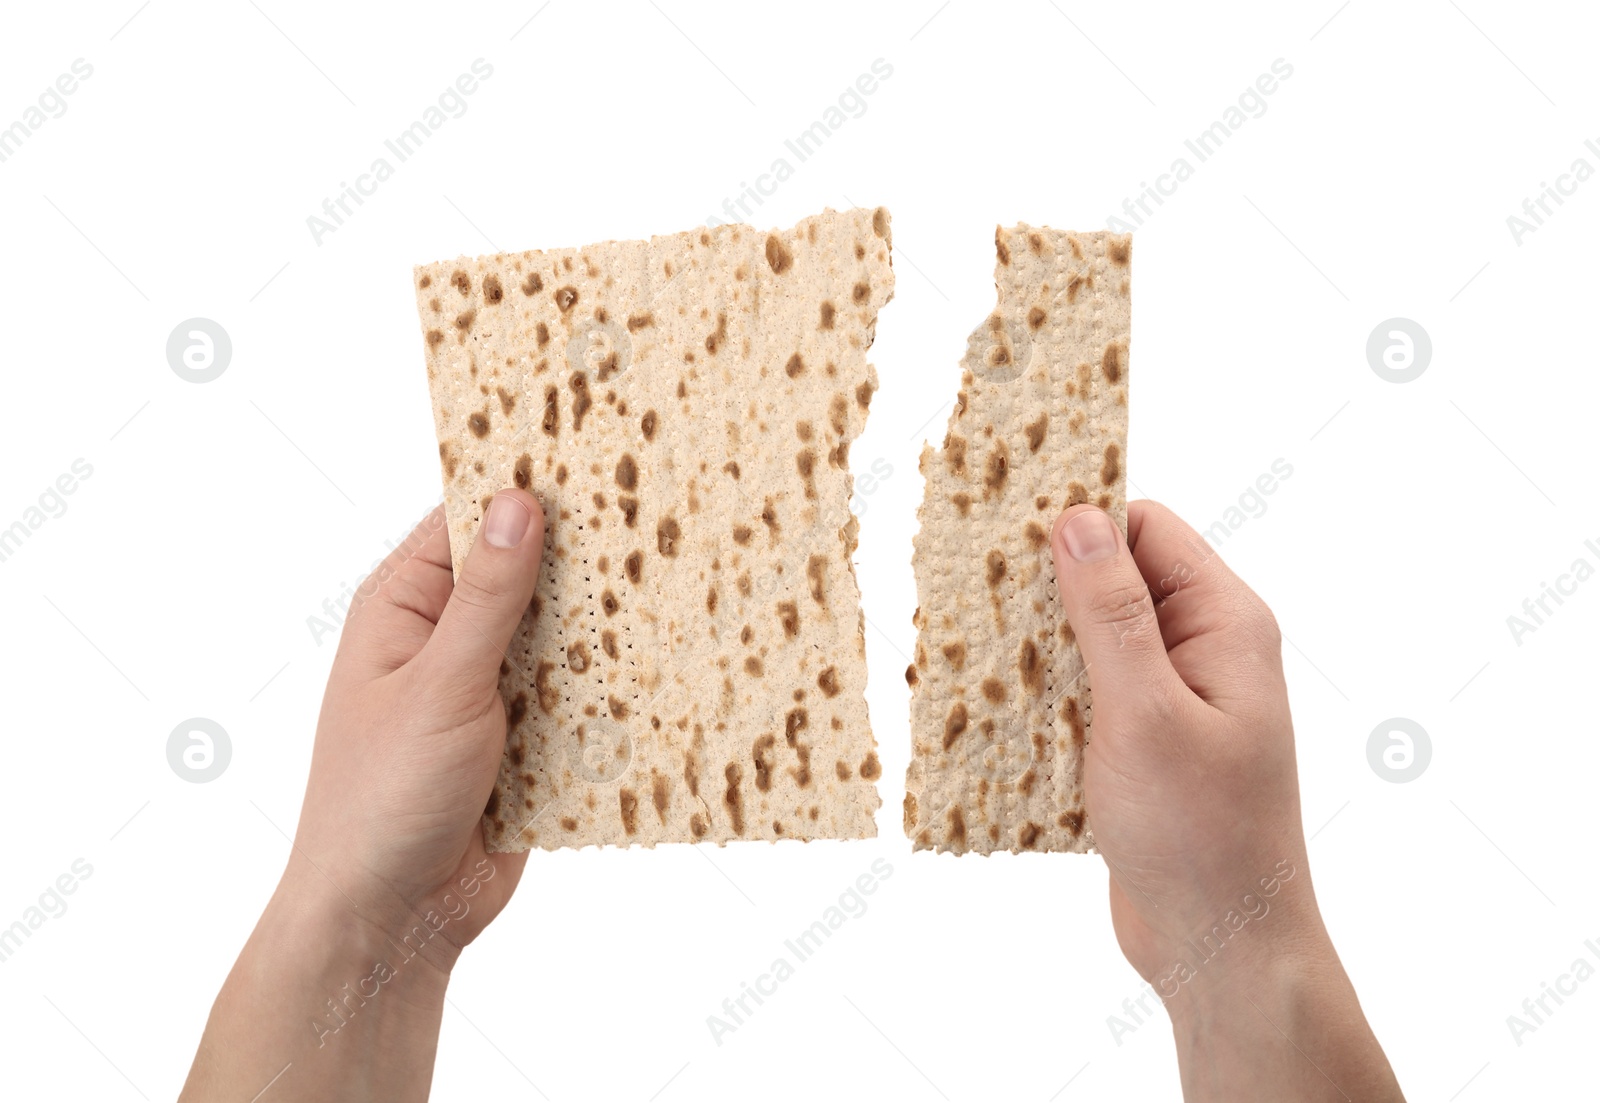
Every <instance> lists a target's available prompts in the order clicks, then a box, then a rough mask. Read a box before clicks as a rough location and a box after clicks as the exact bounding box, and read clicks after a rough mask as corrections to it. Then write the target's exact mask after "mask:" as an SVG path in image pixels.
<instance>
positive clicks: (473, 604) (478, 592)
mask: <svg viewBox="0 0 1600 1103" xmlns="http://www.w3.org/2000/svg"><path fill="white" fill-rule="evenodd" d="M503 600H504V593H503V592H502V590H501V588H500V587H498V586H496V585H495V583H494V581H493V580H492V579H487V578H484V577H483V576H482V575H479V574H474V573H471V572H463V573H462V575H461V577H460V578H458V579H456V584H455V589H454V590H452V591H451V592H450V603H451V604H452V605H455V606H458V607H462V608H465V609H467V610H470V611H472V612H479V613H486V612H490V611H493V610H495V609H498V608H499V607H500V605H501V604H502V603H503Z"/></svg>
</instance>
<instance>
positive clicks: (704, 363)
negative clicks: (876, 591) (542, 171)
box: [416, 208, 894, 850]
mask: <svg viewBox="0 0 1600 1103" xmlns="http://www.w3.org/2000/svg"><path fill="white" fill-rule="evenodd" d="M416 287H417V304H418V309H419V311H420V313H421V316H422V329H423V334H424V344H425V348H426V352H427V362H428V381H429V387H430V390H431V392H432V396H433V406H434V416H435V421H436V424H437V428H438V435H439V458H440V462H441V465H442V467H443V473H444V489H445V505H446V510H447V513H448V516H449V523H450V546H451V553H452V557H453V559H454V562H455V566H456V570H457V571H458V572H459V570H460V568H461V565H462V563H463V562H464V560H465V557H466V554H467V551H468V549H469V548H470V547H471V545H472V540H473V537H474V534H475V533H476V532H477V528H478V524H479V522H480V520H481V519H482V517H483V513H484V510H485V509H486V508H487V506H488V503H489V500H490V498H491V497H492V495H493V494H494V492H495V491H496V490H498V489H499V488H501V487H505V486H513V485H514V486H518V487H523V488H526V489H528V490H529V491H531V492H532V493H534V494H535V495H537V496H538V498H539V499H540V501H541V502H542V503H543V505H544V508H545V514H546V517H547V535H546V538H545V552H544V567H543V570H542V573H541V575H540V579H539V585H538V589H537V591H536V594H535V597H534V599H533V603H532V604H531V605H530V607H529V609H528V611H527V613H526V615H525V616H524V617H523V619H522V623H521V625H520V626H519V627H518V629H517V633H516V637H515V638H514V640H513V641H512V644H511V648H510V651H509V652H508V654H507V661H506V662H505V663H504V664H503V665H502V666H501V680H500V685H501V690H502V692H503V693H504V696H505V699H506V702H507V707H508V714H509V733H508V737H507V741H506V751H505V758H504V759H503V761H502V763H501V769H500V776H499V779H498V781H497V782H496V783H495V790H494V794H493V796H492V797H491V798H490V800H489V803H488V806H487V808H486V809H485V812H484V832H485V837H486V839H487V841H488V845H489V848H490V849H491V850H525V849H527V848H529V847H539V848H544V849H556V848H560V847H566V846H573V847H578V846H585V845H588V844H616V845H622V846H627V845H632V844H642V845H645V846H653V845H655V844H656V843H661V842H696V841H700V840H709V841H715V842H718V843H722V842H726V841H727V840H729V839H781V838H801V839H814V838H865V837H870V836H872V835H874V834H875V833H876V831H875V827H874V823H873V813H874V812H875V811H876V809H877V808H878V807H879V805H880V803H881V802H880V801H879V799H878V793H877V788H876V786H875V785H874V784H873V782H874V781H876V779H877V778H878V776H879V775H880V773H881V772H882V771H881V768H880V766H879V764H878V756H877V753H876V750H875V747H876V744H875V743H874V741H873V737H872V732H871V729H870V728H869V727H868V723H867V709H866V699H865V696H864V691H865V688H866V654H865V646H864V642H863V639H862V627H861V611H860V593H859V591H858V590H857V587H856V580H855V573H854V569H853V567H852V565H851V560H850V556H851V553H852V552H853V551H854V549H855V543H856V523H855V519H854V517H853V516H852V514H851V513H850V511H849V498H850V488H851V480H850V468H849V451H850V442H851V441H852V440H854V439H855V437H856V436H857V435H858V434H859V433H860V432H861V429H862V427H863V425H864V424H865V422H866V417H867V406H868V403H869V402H870V401H871V398H872V393H873V391H874V390H876V388H877V374H876V372H875V371H874V370H873V368H872V366H871V365H870V364H869V363H868V362H867V349H868V348H869V347H870V346H871V345H872V339H873V333H874V328H875V326H876V322H877V314H878V310H879V308H880V307H882V306H883V304H884V303H886V302H888V301H889V299H890V297H891V296H892V294H893V289H894V277H893V273H892V272H891V270H890V262H889V216H888V212H886V211H884V210H883V209H881V208H880V209H878V210H876V211H870V210H854V211H846V212H843V213H838V212H833V211H825V212H824V213H823V214H821V215H818V216H815V217H812V218H808V219H806V220H805V221H803V222H801V223H800V224H799V225H798V226H795V227H794V228H793V229H791V230H786V231H774V232H771V233H765V232H761V231H757V230H754V229H752V228H751V227H748V226H723V227H719V228H717V229H708V230H696V231H692V232H690V233H683V234H675V235H672V236H668V237H657V238H652V239H651V240H650V241H648V242H645V241H612V242H605V243H603V244H600V245H593V246H589V247H587V248H581V249H557V250H550V251H548V252H527V253H506V254H499V255H496V256H489V257H479V258H478V259H476V260H468V259H466V258H461V259H458V260H455V261H444V262H440V263H438V264H431V265H425V266H423V267H420V268H418V269H417V270H416Z"/></svg>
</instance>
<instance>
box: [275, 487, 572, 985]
mask: <svg viewBox="0 0 1600 1103" xmlns="http://www.w3.org/2000/svg"><path fill="white" fill-rule="evenodd" d="M543 546H544V512H543V510H541V509H540V508H539V503H538V502H537V501H536V500H535V499H534V498H533V496H532V495H530V494H528V493H526V492H525V491H521V490H503V491H501V492H500V493H498V494H496V495H495V496H494V498H493V499H492V501H491V502H490V504H489V511H488V515H487V517H486V518H485V520H484V522H483V526H482V529H481V531H480V533H479V536H478V541H477V545H476V546H475V547H474V548H473V549H472V552H471V554H470V555H469V556H468V557H467V561H466V564H465V565H464V566H463V568H462V571H461V578H460V580H459V581H457V582H456V583H455V584H454V585H453V586H452V584H451V568H450V542H449V538H448V536H447V533H446V528H445V520H444V507H442V506H441V507H439V508H438V509H436V510H434V511H433V513H432V514H430V515H429V516H428V517H427V518H426V519H425V520H424V521H423V522H422V524H421V525H419V526H418V527H417V529H416V531H414V532H413V533H412V535H411V537H410V538H409V539H408V540H407V541H406V543H405V544H402V545H401V546H400V548H398V549H396V551H395V552H394V553H393V554H392V555H390V556H389V558H388V559H387V560H385V561H384V563H383V565H382V566H380V567H379V568H378V570H377V571H376V572H375V573H374V576H373V580H369V582H370V581H376V584H377V587H376V592H375V593H372V594H370V595H369V596H367V597H366V598H365V599H364V600H363V599H362V598H361V597H360V595H358V598H357V600H358V601H359V602H360V604H359V605H355V606H353V607H352V609H351V613H350V616H349V618H348V619H347V620H346V622H345V628H344V635H343V638H342V639H341V640H340V643H339V653H338V655H337V656H336V657H335V658H334V663H333V670H332V672H331V673H330V674H329V676H328V691H327V694H326V695H325V696H324V697H323V700H322V715H321V717H320V719H319V720H318V722H317V741H316V747H315V749H314V751H313V753H312V756H311V778H310V781H309V782H308V783H307V785H306V799H305V804H304V805H303V807H302V809H301V812H300V826H299V829H298V830H297V831H296V835H295V849H296V852H297V853H298V854H300V855H302V856H304V857H306V858H307V859H308V860H309V861H310V862H313V863H315V866H314V869H315V870H316V871H320V872H321V873H322V874H325V875H326V876H325V880H326V881H327V882H328V885H327V886H326V887H325V889H326V890H329V891H331V890H337V891H338V892H339V893H340V895H344V896H348V897H350V898H351V899H352V900H354V901H355V903H356V905H357V906H358V907H359V908H360V909H361V912H362V914H363V916H364V917H365V918H367V919H368V920H369V921H372V922H375V923H376V924H377V925H378V927H379V929H380V930H382V931H383V932H384V933H386V934H394V935H395V936H396V937H398V934H396V932H399V931H404V930H405V929H406V928H407V927H409V926H410V925H412V924H414V923H415V922H416V921H418V920H419V919H421V918H422V917H423V916H425V915H426V914H427V913H428V912H430V911H431V912H433V913H435V914H436V915H440V916H447V917H451V918H452V921H451V922H450V923H448V924H447V925H446V926H444V927H443V928H441V929H440V931H439V933H440V935H441V936H442V942H443V944H442V945H438V943H439V941H440V940H434V946H435V950H436V952H435V953H433V954H431V955H429V960H430V961H431V962H432V963H433V964H434V965H436V966H438V967H440V968H443V969H445V970H446V971H448V969H449V967H450V965H451V964H453V963H454V961H455V956H456V955H457V954H459V952H460V950H461V948H462V947H463V946H465V945H466V944H467V943H469V942H471V941H472V939H473V938H475V937H477V935H478V934H479V933H480V932H481V931H482V930H483V928H484V927H485V926H487V925H488V923H489V921H490V920H492V919H493V918H494V917H495V916H496V915H498V914H499V913H500V910H501V909H502V908H503V907H504V906H505V904H506V902H507V901H508V900H509V899H510V898H511V892H512V890H513V889H515V888H516V885H517V881H518V879H519V878H520V877H521V875H522V867H523V865H524V864H525V863H526V860H527V855H526V854H525V853H524V854H488V853H487V852H486V851H485V850H484V843H483V832H482V830H481V822H482V816H483V809H484V803H485V802H486V801H487V800H488V798H489V794H490V792H491V791H492V790H493V788H494V780H495V775H496V774H497V773H498V772H499V769H500V758H501V754H502V752H503V751H504V750H505V742H506V713H505V705H504V702H503V701H502V700H501V697H500V689H499V681H500V677H499V673H500V666H501V663H502V662H503V661H504V659H505V651H506V648H507V647H509V646H510V643H511V635H512V633H513V632H514V631H515V630H516V627H517V623H518V622H519V621H520V620H521V619H522V615H523V613H524V611H525V610H526V609H527V608H528V603H529V602H530V601H531V600H532V598H533V590H534V586H535V584H536V583H537V582H538V575H539V563H540V559H541V556H542V552H543ZM408 549H409V551H408ZM365 589H366V587H363V591H365ZM474 880H476V881H477V882H479V883H480V884H481V886H482V889H481V891H478V890H474V892H473V895H472V896H471V898H470V899H468V898H465V897H464V896H463V893H464V892H465V891H466V888H467V886H469V885H470V884H471V882H472V881H474ZM463 906H465V907H466V908H467V912H466V915H464V916H458V915H456V914H455V913H457V912H460V911H462V910H463Z"/></svg>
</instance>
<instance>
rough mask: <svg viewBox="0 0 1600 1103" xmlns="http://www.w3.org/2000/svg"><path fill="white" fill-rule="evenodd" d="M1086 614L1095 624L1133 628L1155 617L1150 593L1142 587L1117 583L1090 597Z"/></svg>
mask: <svg viewBox="0 0 1600 1103" xmlns="http://www.w3.org/2000/svg"><path fill="white" fill-rule="evenodd" d="M1087 612H1088V614H1089V617H1090V618H1091V619H1092V620H1093V621H1094V622H1095V623H1097V624H1102V625H1107V626H1109V627H1113V628H1133V627H1137V626H1138V625H1139V624H1141V623H1143V622H1144V621H1146V620H1147V619H1153V618H1154V617H1155V607H1154V606H1153V605H1151V603H1150V591H1149V590H1148V589H1147V588H1146V587H1144V586H1142V585H1134V584H1133V583H1131V582H1119V583H1117V584H1116V585H1113V586H1109V587H1107V588H1105V589H1103V590H1097V591H1095V592H1094V593H1093V594H1091V595H1090V597H1089V601H1088V609H1087Z"/></svg>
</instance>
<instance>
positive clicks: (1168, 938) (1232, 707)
mask: <svg viewBox="0 0 1600 1103" xmlns="http://www.w3.org/2000/svg"><path fill="white" fill-rule="evenodd" d="M1051 547H1052V551H1053V553H1054V558H1055V566H1056V579H1057V587H1058V589H1059V592H1060V595H1061V601H1062V604H1063V606H1064V608H1065V611H1066V616H1067V620H1068V622H1069V623H1070V624H1071V625H1072V628H1073V631H1074V633H1075V634H1076V636H1077V639H1078V645H1079V647H1080V648H1081V649H1082V651H1083V656H1084V660H1085V662H1086V663H1087V668H1088V669H1087V673H1088V678H1089V683H1090V689H1091V692H1092V698H1093V701H1092V708H1093V713H1092V716H1091V726H1090V732H1089V740H1090V741H1089V745H1088V747H1087V749H1086V751H1085V756H1084V795H1085V803H1086V806H1087V810H1088V814H1089V822H1090V825H1091V826H1092V828H1093V830H1094V836H1095V842H1096V844H1097V846H1098V848H1099V850H1100V852H1101V854H1103V855H1104V856H1105V859H1106V863H1107V865H1108V866H1109V867H1110V872H1111V920H1112V926H1113V928H1114V929H1115V931H1116V934H1117V940H1118V942H1119V943H1120V945H1121V947H1122V951H1123V953H1124V954H1125V955H1126V956H1127V958H1128V961H1129V962H1130V963H1131V964H1132V965H1133V967H1134V968H1135V969H1136V970H1138V972H1139V974H1140V976H1142V977H1144V978H1145V980H1146V981H1148V982H1149V983H1150V984H1151V985H1152V986H1153V987H1154V988H1155V990H1156V992H1157V993H1158V994H1159V996H1160V997H1161V999H1162V1000H1163V1001H1164V1002H1165V1004H1166V1007H1167V1010H1168V1012H1169V1014H1170V1015H1171V1016H1172V1020H1173V1024H1174V1029H1175V1031H1176V1034H1177V1037H1178V1042H1179V1057H1180V1066H1181V1067H1182V1069H1183V1076H1184V1088H1185V1098H1186V1099H1189V1100H1191V1101H1193V1100H1198V1099H1212V1098H1216V1099H1241V1098H1249V1099H1256V1098H1280V1099H1283V1098H1294V1099H1322V1098H1327V1099H1332V1100H1338V1099H1341V1098H1344V1097H1348V1098H1351V1099H1356V1098H1360V1099H1368V1100H1374V1099H1382V1100H1396V1099H1400V1098H1401V1096H1400V1089H1399V1086H1398V1084H1397V1083H1396V1082H1395V1080H1394V1075H1393V1073H1392V1072H1390V1070H1389V1066H1388V1062H1387V1061H1386V1060H1385V1059H1384V1056H1383V1052H1382V1050H1381V1049H1380V1048H1379V1047H1378V1043H1377V1040H1376V1039H1375V1038H1373V1036H1372V1033H1371V1031H1370V1029H1369V1028H1368V1027H1367V1025H1366V1022H1365V1020H1364V1019H1363V1018H1362V1017H1361V1013H1360V1007H1359V1005H1358V1004H1357V1003H1356V999H1355V991H1354V989H1352V988H1351V987H1350V983H1349V980H1348V979H1347V978H1346V977H1345V974H1344V970H1343V967H1342V966H1341V965H1340V964H1339V960H1338V956H1337V954H1336V953H1335V952H1334V950H1333V944H1332V942H1331V941H1330V939H1329V938H1328V934H1327V930H1326V928H1325V927H1324V926H1323V923H1322V917H1321V914H1320V913H1319V912H1318V910H1317V903H1316V897H1315V895H1314V894H1313V893H1312V890H1311V875H1310V872H1309V870H1308V869H1307V863H1306V847H1305V840H1304V835H1303V831H1302V828H1301V824H1300V793H1299V782H1298V779H1297V777H1296V772H1295V753H1294V729H1293V725H1292V723H1291V721H1290V718H1289V698H1288V689H1287V687H1286V685H1285V683H1284V678H1283V663H1282V656H1281V652H1280V647H1281V637H1280V636H1279V633H1278V625H1277V622H1276V621H1275V620H1274V619H1273V616H1272V613H1271V611H1270V610H1269V609H1268V608H1267V606H1266V604H1265V603H1264V602H1262V600H1261V599H1260V598H1259V597H1257V596H1256V594H1255V593H1254V592H1253V591H1251V589H1250V588H1249V587H1248V586H1246V585H1245V584H1244V583H1243V582H1242V581H1240V580H1239V578H1238V576H1236V575H1235V574H1234V573H1233V572H1232V571H1230V570H1229V569H1228V568H1227V566H1226V565H1224V564H1223V562H1222V560H1221V559H1220V558H1218V557H1217V555H1216V553H1215V552H1214V551H1213V550H1212V549H1211V547H1210V545H1208V544H1207V543H1206V542H1205V540H1204V539H1203V538H1202V537H1201V536H1200V535H1199V534H1198V533H1196V532H1195V531H1194V530H1193V529H1192V528H1190V527H1189V526H1188V525H1186V524H1184V523H1183V522H1182V521H1180V520H1179V519H1178V518H1177V517H1176V516H1175V515H1174V514H1173V513H1172V512H1171V511H1170V510H1167V509H1166V508H1165V507H1163V506H1160V505H1157V504H1155V503H1152V502H1133V503H1130V505H1129V507H1128V534H1127V539H1126V540H1124V539H1123V537H1122V534H1121V533H1120V532H1119V531H1118V529H1117V527H1116V526H1115V525H1114V524H1113V523H1112V522H1111V520H1110V518H1109V517H1107V516H1106V515H1105V514H1104V513H1103V512H1101V511H1100V510H1098V509H1095V508H1094V507H1093V506H1075V507H1073V508H1072V509H1070V510H1068V511H1067V512H1066V513H1064V514H1063V515H1062V516H1061V518H1060V520H1058V521H1057V523H1056V526H1055V531H1054V533H1053V534H1052V541H1051ZM1252 1005H1253V1006H1252ZM1285 1034H1287V1035H1288V1038H1287V1039H1286V1038H1285Z"/></svg>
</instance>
